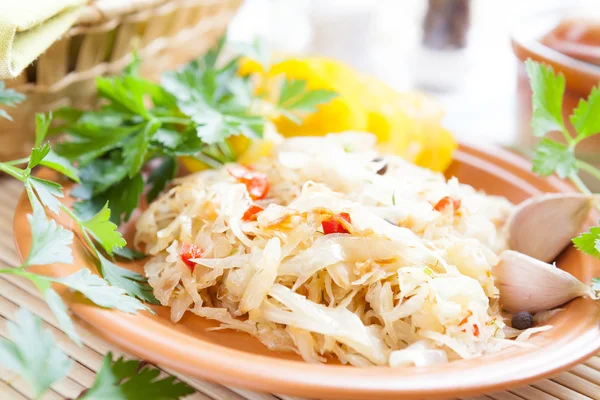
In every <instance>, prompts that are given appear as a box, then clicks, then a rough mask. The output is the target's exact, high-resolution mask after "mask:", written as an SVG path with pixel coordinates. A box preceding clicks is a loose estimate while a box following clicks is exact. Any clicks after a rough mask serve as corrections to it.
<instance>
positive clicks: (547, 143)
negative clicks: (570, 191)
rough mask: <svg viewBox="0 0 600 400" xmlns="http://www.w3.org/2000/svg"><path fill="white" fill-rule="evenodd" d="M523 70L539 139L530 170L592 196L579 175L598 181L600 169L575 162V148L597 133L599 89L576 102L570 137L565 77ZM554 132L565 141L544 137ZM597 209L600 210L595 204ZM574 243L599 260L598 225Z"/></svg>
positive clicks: (599, 282) (541, 69)
mask: <svg viewBox="0 0 600 400" xmlns="http://www.w3.org/2000/svg"><path fill="white" fill-rule="evenodd" d="M525 68H526V70H527V74H528V76H529V83H530V85H531V90H532V106H533V113H532V120H531V127H532V132H533V134H534V135H535V136H538V137H541V138H542V139H541V140H540V141H539V143H538V144H537V146H536V149H535V153H534V156H533V171H534V172H536V173H537V174H539V175H541V176H549V175H551V174H553V173H556V174H557V175H558V176H559V177H561V178H567V179H569V180H570V181H571V182H572V183H573V184H574V185H575V186H576V187H577V188H578V189H579V190H580V191H581V192H583V193H585V194H589V195H593V194H594V193H592V191H591V190H590V189H589V188H588V187H587V186H586V185H585V183H584V182H583V181H582V179H581V178H580V176H579V174H580V173H581V172H582V171H583V172H586V173H588V174H590V175H592V176H593V177H595V178H596V179H599V180H600V170H599V169H598V168H596V167H595V166H593V165H591V164H589V163H587V162H585V161H583V160H579V159H577V158H576V157H575V149H576V147H577V145H578V144H579V143H581V142H582V141H583V140H585V139H587V138H589V137H591V136H594V135H597V134H599V133H600V90H599V89H598V87H594V88H593V89H592V91H591V92H590V94H589V96H588V98H587V99H581V100H579V103H578V105H577V107H576V108H575V109H574V110H573V112H572V114H571V116H570V118H569V119H570V122H571V125H572V126H573V129H574V131H575V135H571V133H570V132H569V130H568V129H567V127H566V125H565V122H564V120H563V114H562V108H563V96H564V91H565V77H564V75H563V74H562V73H560V74H555V73H554V70H553V69H552V67H550V66H548V65H545V64H540V63H537V62H534V61H532V60H531V59H529V60H527V61H526V62H525ZM554 131H558V132H561V133H562V136H563V138H564V142H559V141H556V140H554V139H551V138H549V137H547V136H546V135H547V134H548V133H550V132H554ZM596 206H597V207H598V208H599V209H600V205H599V204H598V203H596ZM573 243H574V244H575V246H576V247H577V248H578V249H579V250H580V251H582V252H583V253H586V254H589V255H591V256H594V257H597V258H600V226H594V227H592V228H591V229H590V230H589V231H588V232H586V233H583V234H581V235H580V236H578V237H576V238H575V239H573ZM593 285H594V287H595V288H597V289H600V279H599V278H595V279H594V282H593Z"/></svg>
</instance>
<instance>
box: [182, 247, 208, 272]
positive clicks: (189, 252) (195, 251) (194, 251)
mask: <svg viewBox="0 0 600 400" xmlns="http://www.w3.org/2000/svg"><path fill="white" fill-rule="evenodd" d="M202 253H203V251H202V249H201V248H200V247H198V246H196V245H195V244H190V243H184V244H182V245H181V249H180V250H179V257H180V258H181V261H183V263H184V264H185V265H187V267H188V268H189V269H190V271H192V272H194V268H195V267H196V263H195V262H193V261H192V259H193V258H200V257H202Z"/></svg>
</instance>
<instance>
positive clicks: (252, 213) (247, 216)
mask: <svg viewBox="0 0 600 400" xmlns="http://www.w3.org/2000/svg"><path fill="white" fill-rule="evenodd" d="M263 210H264V208H262V207H261V206H257V205H256V204H252V205H251V206H250V207H248V209H247V210H246V212H245V213H244V215H243V216H242V221H256V217H257V216H256V214H258V213H259V212H261V211H263Z"/></svg>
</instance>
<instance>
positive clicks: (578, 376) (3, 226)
mask: <svg viewBox="0 0 600 400" xmlns="http://www.w3.org/2000/svg"><path fill="white" fill-rule="evenodd" d="M21 190H22V184H21V183H20V182H17V181H15V180H12V179H10V180H9V179H7V178H0V193H2V195H1V196H0V268H6V267H7V266H12V267H14V266H16V265H18V264H19V260H18V257H17V254H16V252H15V249H14V243H13V235H12V219H13V212H14V209H15V206H16V203H17V199H18V197H19V195H20V194H21ZM21 306H24V307H26V308H28V309H29V310H30V311H31V312H33V313H34V314H36V315H37V316H39V317H40V318H41V319H42V320H43V321H44V322H43V324H44V326H45V327H46V328H49V329H50V330H51V331H52V334H53V336H54V338H55V340H56V341H57V342H58V344H59V346H60V347H61V348H62V349H63V350H64V351H65V353H67V354H68V355H69V357H71V358H72V359H73V360H74V361H75V363H74V366H73V369H72V370H71V372H70V373H69V376H68V377H67V378H65V379H63V380H61V381H59V382H57V383H55V384H54V385H53V386H52V390H51V391H50V392H49V393H48V394H47V395H46V396H45V397H43V399H44V400H63V399H73V398H76V397H77V396H78V395H79V394H80V393H81V392H82V391H83V390H84V389H86V388H88V387H90V386H91V385H92V382H93V380H94V376H95V374H96V371H98V369H99V368H100V365H101V363H102V358H103V356H104V355H105V354H106V353H107V352H109V351H111V352H113V355H114V356H120V355H124V356H127V357H130V358H134V357H133V356H132V355H130V354H126V353H124V352H123V351H120V350H118V349H117V348H115V347H113V346H112V345H111V344H109V343H107V342H105V341H104V340H103V339H101V338H99V337H98V336H96V335H95V334H94V333H92V332H90V331H89V330H88V329H87V328H86V327H85V326H84V325H82V324H80V323H78V324H77V329H78V332H79V333H80V335H81V337H82V341H83V346H82V347H77V346H76V345H75V344H73V343H72V342H71V341H70V340H69V339H68V338H67V336H66V335H65V334H64V333H62V332H61V331H60V330H58V329H57V328H56V327H57V323H56V320H55V319H54V316H53V315H52V313H51V312H50V310H49V308H48V307H47V306H46V303H45V302H44V300H43V299H42V298H41V296H40V294H39V292H38V291H37V290H36V289H35V287H34V286H33V285H32V284H31V283H30V282H29V281H27V280H23V279H21V278H19V277H16V276H12V275H0V337H5V336H6V323H7V321H8V320H12V319H14V318H15V316H16V313H17V310H18V309H19V307H21ZM114 356H113V357H114ZM162 370H163V371H164V373H165V374H169V373H170V374H172V375H175V376H177V377H178V378H179V379H181V380H182V381H185V382H187V383H188V384H190V385H191V386H193V387H194V388H195V389H196V390H197V391H198V392H197V393H196V394H194V395H192V396H190V397H188V399H190V400H191V399H193V400H302V399H300V398H297V397H291V396H284V395H273V394H265V393H256V392H251V391H248V390H244V389H238V388H232V387H225V386H221V385H219V384H216V383H211V382H206V381H203V380H200V379H195V378H191V377H188V376H185V375H181V374H178V373H175V372H174V371H170V370H168V369H166V368H162ZM28 393H29V392H28V389H27V385H26V383H25V382H23V381H22V380H21V379H19V378H18V377H16V376H15V375H14V374H12V373H10V372H8V371H6V370H3V369H1V368H0V399H2V400H9V399H10V400H13V399H14V400H27V399H29V398H30V397H28ZM466 399H467V398H465V400H466ZM475 399H476V400H522V399H526V400H546V399H561V400H583V399H587V400H589V399H593V400H600V355H597V356H595V357H592V358H590V359H589V360H587V361H586V362H584V363H583V364H580V365H578V366H576V367H575V368H573V369H571V370H570V371H568V372H563V373H561V374H558V375H556V376H555V377H553V378H551V379H546V380H542V381H539V382H537V383H535V384H533V385H531V386H525V387H521V388H518V389H513V390H510V391H505V392H498V393H492V394H488V395H485V396H479V397H471V398H468V400H475Z"/></svg>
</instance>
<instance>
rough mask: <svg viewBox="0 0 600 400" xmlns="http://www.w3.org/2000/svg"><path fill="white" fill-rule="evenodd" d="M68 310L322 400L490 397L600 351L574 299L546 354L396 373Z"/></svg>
mask: <svg viewBox="0 0 600 400" xmlns="http://www.w3.org/2000/svg"><path fill="white" fill-rule="evenodd" d="M455 159H456V160H458V161H459V162H462V163H464V164H465V165H474V164H476V165H477V168H478V170H480V171H485V173H487V174H491V175H494V176H500V177H501V179H502V180H507V181H508V182H513V181H514V182H520V184H521V185H526V186H525V187H524V189H523V190H525V191H526V192H527V193H529V194H534V193H536V192H539V191H540V190H547V191H570V190H572V189H571V188H570V186H569V185H567V184H566V183H564V182H562V181H560V180H558V179H554V178H551V179H548V180H542V179H540V178H537V177H535V176H533V174H531V173H530V172H528V171H529V168H530V164H529V163H528V162H527V161H525V160H523V159H522V158H520V157H519V156H516V155H514V154H512V153H508V152H506V151H502V150H500V149H497V148H494V149H493V152H492V151H486V150H483V149H479V148H474V147H471V146H465V145H462V146H461V150H460V151H458V152H457V153H456V155H455ZM498 174H500V175H498ZM28 211H29V208H28V203H27V201H26V199H25V198H24V197H23V196H22V197H21V199H20V201H19V204H18V206H17V210H16V212H15V221H14V231H15V241H16V245H17V250H18V252H19V254H20V255H22V254H23V253H26V251H28V247H29V246H30V242H31V239H30V231H29V226H28V225H27V224H25V223H23V221H24V215H25V214H26V213H27V212H28ZM585 265H586V267H585V268H584V272H585V279H589V276H590V274H594V275H595V274H600V263H599V262H597V261H595V260H587V261H586V262H585ZM69 305H70V308H71V310H72V312H73V313H74V314H75V315H77V316H78V317H79V318H81V319H82V320H83V321H85V322H86V323H88V324H89V325H91V326H92V327H93V328H94V330H95V331H96V332H98V333H99V334H101V335H102V336H104V337H105V338H106V339H107V340H109V341H110V342H112V343H114V344H116V345H118V346H120V347H121V348H123V349H124V350H126V351H128V352H131V353H133V354H135V355H137V356H139V357H141V358H144V359H146V360H149V361H151V362H154V363H157V364H159V365H160V366H164V367H168V368H171V369H173V370H177V371H179V372H182V373H185V374H189V375H192V376H196V377H200V378H204V379H208V380H211V381H216V382H219V383H221V384H224V385H231V386H236V387H245V388H248V389H253V390H259V391H268V392H274V393H282V394H290V395H296V396H307V397H319V398H345V399H350V398H353V399H360V398H370V399H375V398H382V399H383V398H398V396H403V397H402V398H403V399H404V398H423V397H427V398H443V397H448V396H465V395H473V394H480V393H484V392H493V391H497V390H501V389H507V388H510V387H516V386H520V385H524V384H526V383H529V382H532V381H534V380H536V379H539V378H542V377H547V376H550V375H552V374H554V373H557V372H559V371H561V370H564V369H566V368H568V367H570V366H573V365H575V364H576V363H578V362H581V361H582V360H584V359H586V358H587V357H589V356H591V355H593V354H595V353H596V352H597V351H598V350H599V349H600V309H599V308H598V307H597V306H596V305H595V304H593V301H592V300H590V299H577V300H575V301H573V302H571V303H570V304H568V305H567V306H566V309H565V311H563V312H562V313H568V314H566V316H568V317H569V318H570V319H571V320H574V321H576V322H578V323H577V324H574V326H573V327H572V328H571V329H568V330H566V331H565V332H566V333H565V334H564V335H561V336H560V337H559V338H560V339H562V340H563V341H565V345H563V346H561V347H556V346H555V347H553V348H552V349H551V351H547V350H548V349H547V348H539V347H536V348H531V349H521V348H517V347H511V348H510V349H506V350H503V352H504V353H503V354H502V356H503V357H500V359H497V358H498V357H497V356H498V355H497V354H491V355H486V356H483V357H480V358H475V359H472V360H462V361H458V362H454V363H451V364H445V365H442V366H435V367H426V368H395V369H394V368H389V367H368V368H355V367H349V366H343V365H329V364H309V363H305V362H301V361H293V360H281V359H276V358H273V357H267V356H264V355H257V354H252V353H248V352H244V351H240V350H235V349H231V348H228V347H226V346H222V345H219V344H215V343H210V342H208V341H204V340H201V339H198V338H196V337H193V336H191V335H187V334H185V333H184V332H180V331H176V330H174V329H171V328H169V327H168V326H166V325H164V324H162V323H159V322H157V321H155V320H153V319H151V318H150V317H149V316H147V315H144V314H140V315H130V314H125V313H122V312H118V311H113V310H106V309H101V308H99V307H95V306H92V305H88V304H85V303H81V302H69ZM562 313H561V314H562ZM563 325H564V324H563ZM563 325H561V327H562V328H561V332H562V331H564V326H563ZM552 331H553V330H550V331H548V332H544V333H541V334H538V335H537V336H536V337H534V339H533V341H532V342H533V343H539V344H540V345H543V343H545V345H546V346H547V345H548V343H550V340H554V339H553V338H552Z"/></svg>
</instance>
